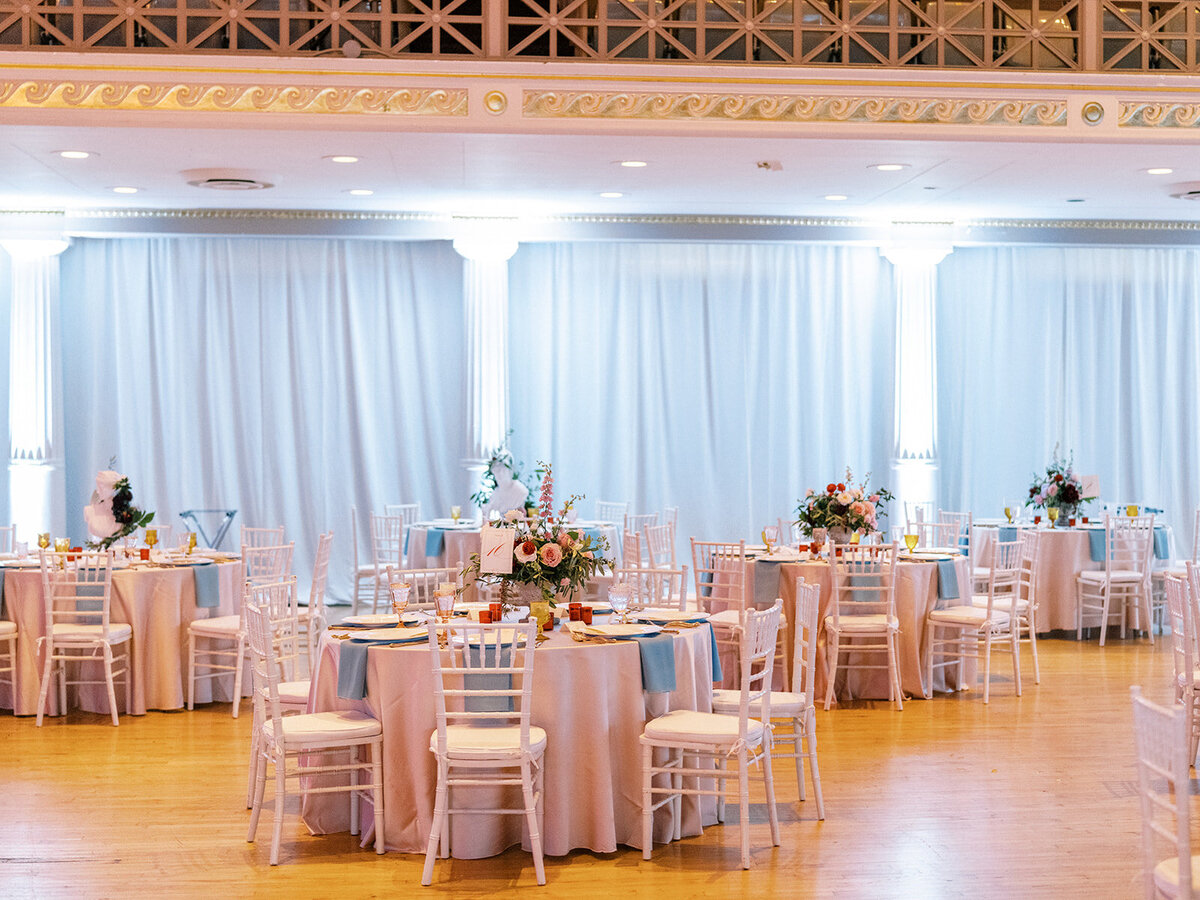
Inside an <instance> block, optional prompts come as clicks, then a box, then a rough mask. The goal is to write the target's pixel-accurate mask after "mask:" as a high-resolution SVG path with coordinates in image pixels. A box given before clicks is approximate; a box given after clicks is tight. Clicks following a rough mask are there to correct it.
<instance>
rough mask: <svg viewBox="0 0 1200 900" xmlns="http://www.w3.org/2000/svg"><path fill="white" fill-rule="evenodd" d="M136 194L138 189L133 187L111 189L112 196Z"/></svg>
mask: <svg viewBox="0 0 1200 900" xmlns="http://www.w3.org/2000/svg"><path fill="white" fill-rule="evenodd" d="M137 192H138V189H137V188H135V187H115V188H113V193H114V194H136V193H137Z"/></svg>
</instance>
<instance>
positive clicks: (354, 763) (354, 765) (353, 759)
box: [349, 744, 361, 834]
mask: <svg viewBox="0 0 1200 900" xmlns="http://www.w3.org/2000/svg"><path fill="white" fill-rule="evenodd" d="M349 752H350V833H351V834H358V832H359V829H360V827H361V826H360V825H359V821H358V745H357V744H356V745H355V746H353V747H351V748H350V750H349Z"/></svg>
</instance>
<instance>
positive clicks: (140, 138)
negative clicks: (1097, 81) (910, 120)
mask: <svg viewBox="0 0 1200 900" xmlns="http://www.w3.org/2000/svg"><path fill="white" fill-rule="evenodd" d="M65 149H81V150H88V151H91V152H92V153H93V154H95V155H93V156H92V157H91V158H89V159H85V160H67V159H63V158H61V157H59V156H58V155H57V152H56V151H59V150H65ZM332 154H353V155H355V156H358V157H359V158H360V161H359V162H358V163H356V164H351V165H345V164H341V165H339V164H336V163H332V162H329V161H327V160H325V159H323V157H325V156H328V155H332ZM625 159H638V160H643V161H645V162H647V163H648V164H649V165H647V166H646V167H645V168H642V169H629V168H623V167H621V166H619V165H617V164H616V163H617V162H618V161H620V160H625ZM761 161H773V162H777V163H779V164H780V165H781V169H779V170H777V171H776V170H764V169H760V168H759V167H758V165H757V164H758V163H759V162H761ZM878 163H902V164H906V165H907V166H908V168H905V169H903V170H901V171H899V172H890V173H885V172H879V171H876V170H874V169H873V168H872V166H873V165H875V164H878ZM1156 166H1165V167H1170V168H1173V169H1174V170H1175V171H1174V173H1173V174H1171V175H1167V176H1151V175H1148V174H1146V171H1145V170H1146V169H1148V168H1150V167H1156ZM194 168H231V169H241V170H251V171H253V172H255V173H258V174H259V175H260V176H262V177H265V178H267V179H269V180H271V181H273V182H274V183H275V187H274V188H272V189H270V190H263V191H248V192H229V191H211V190H202V189H199V188H195V187H192V186H190V185H188V184H187V183H186V179H185V177H184V176H183V175H182V174H181V172H183V171H184V170H188V169H194ZM1193 181H1195V182H1200V154H1197V153H1196V152H1195V149H1194V147H1193V146H1191V145H1188V144H1184V143H1180V144H1163V143H1157V144H1155V145H1132V144H1128V143H1124V144H1104V143H1094V142H1093V143H1087V144H1083V143H1068V142H1060V143H1029V142H999V141H987V142H984V141H980V140H959V141H914V140H864V139H862V138H860V137H855V138H853V139H850V138H847V139H805V138H772V139H761V138H737V137H662V136H657V137H655V136H633V135H629V134H608V135H594V134H592V135H550V136H547V135H514V134H439V133H430V132H416V133H396V132H390V133H370V132H357V131H354V132H350V131H347V132H340V133H339V132H337V131H335V130H324V131H312V130H297V131H287V130H246V129H242V130H237V129H232V128H204V129H192V128H141V127H130V126H125V127H105V128H99V127H60V126H34V125H22V124H0V209H8V210H19V209H89V208H103V209H120V208H130V209H163V208H171V209H177V208H183V209H189V208H206V207H207V208H224V209H239V208H245V209H312V210H353V211H373V212H378V211H391V212H431V213H449V214H454V215H486V216H492V215H506V216H507V215H522V214H525V215H571V214H594V213H616V214H622V215H626V214H629V215H636V214H676V215H695V214H709V215H770V216H824V217H829V216H835V217H842V216H847V217H855V218H867V219H875V218H880V219H896V218H900V219H916V220H940V221H945V220H951V219H954V220H969V219H976V220H977V219H983V218H1034V219H1120V220H1140V219H1147V220H1172V221H1193V220H1196V219H1197V218H1200V203H1194V202H1189V201H1184V200H1180V199H1176V198H1174V197H1172V196H1171V195H1172V193H1175V192H1178V191H1179V190H1180V188H1181V186H1182V185H1184V184H1187V183H1190V182H1193ZM117 186H133V187H137V188H138V189H139V192H138V193H137V194H135V195H120V194H116V193H113V191H112V188H113V187H117ZM1197 186H1200V185H1197ZM352 188H366V189H370V190H373V191H374V194H373V195H372V196H369V197H355V196H351V195H350V194H349V193H347V192H348V191H349V190H350V189H352ZM602 191H620V192H623V193H624V196H623V197H620V198H616V199H604V198H601V197H600V196H599V194H600V192H602ZM827 194H845V195H847V196H848V198H849V199H847V200H845V201H832V200H826V199H824V197H825V195H827ZM1073 200H1074V201H1080V202H1071V201H1073Z"/></svg>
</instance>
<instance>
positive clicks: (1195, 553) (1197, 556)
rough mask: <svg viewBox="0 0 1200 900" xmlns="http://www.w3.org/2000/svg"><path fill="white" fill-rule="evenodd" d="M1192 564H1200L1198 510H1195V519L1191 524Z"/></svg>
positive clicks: (1199, 518)
mask: <svg viewBox="0 0 1200 900" xmlns="http://www.w3.org/2000/svg"><path fill="white" fill-rule="evenodd" d="M1192 562H1200V509H1197V510H1196V518H1195V521H1194V522H1192Z"/></svg>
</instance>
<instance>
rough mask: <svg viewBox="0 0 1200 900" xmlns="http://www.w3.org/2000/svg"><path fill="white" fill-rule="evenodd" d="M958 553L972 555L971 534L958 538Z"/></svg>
mask: <svg viewBox="0 0 1200 900" xmlns="http://www.w3.org/2000/svg"><path fill="white" fill-rule="evenodd" d="M958 552H959V553H961V554H962V555H963V556H970V555H971V536H970V535H969V534H960V535H959V536H958Z"/></svg>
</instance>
